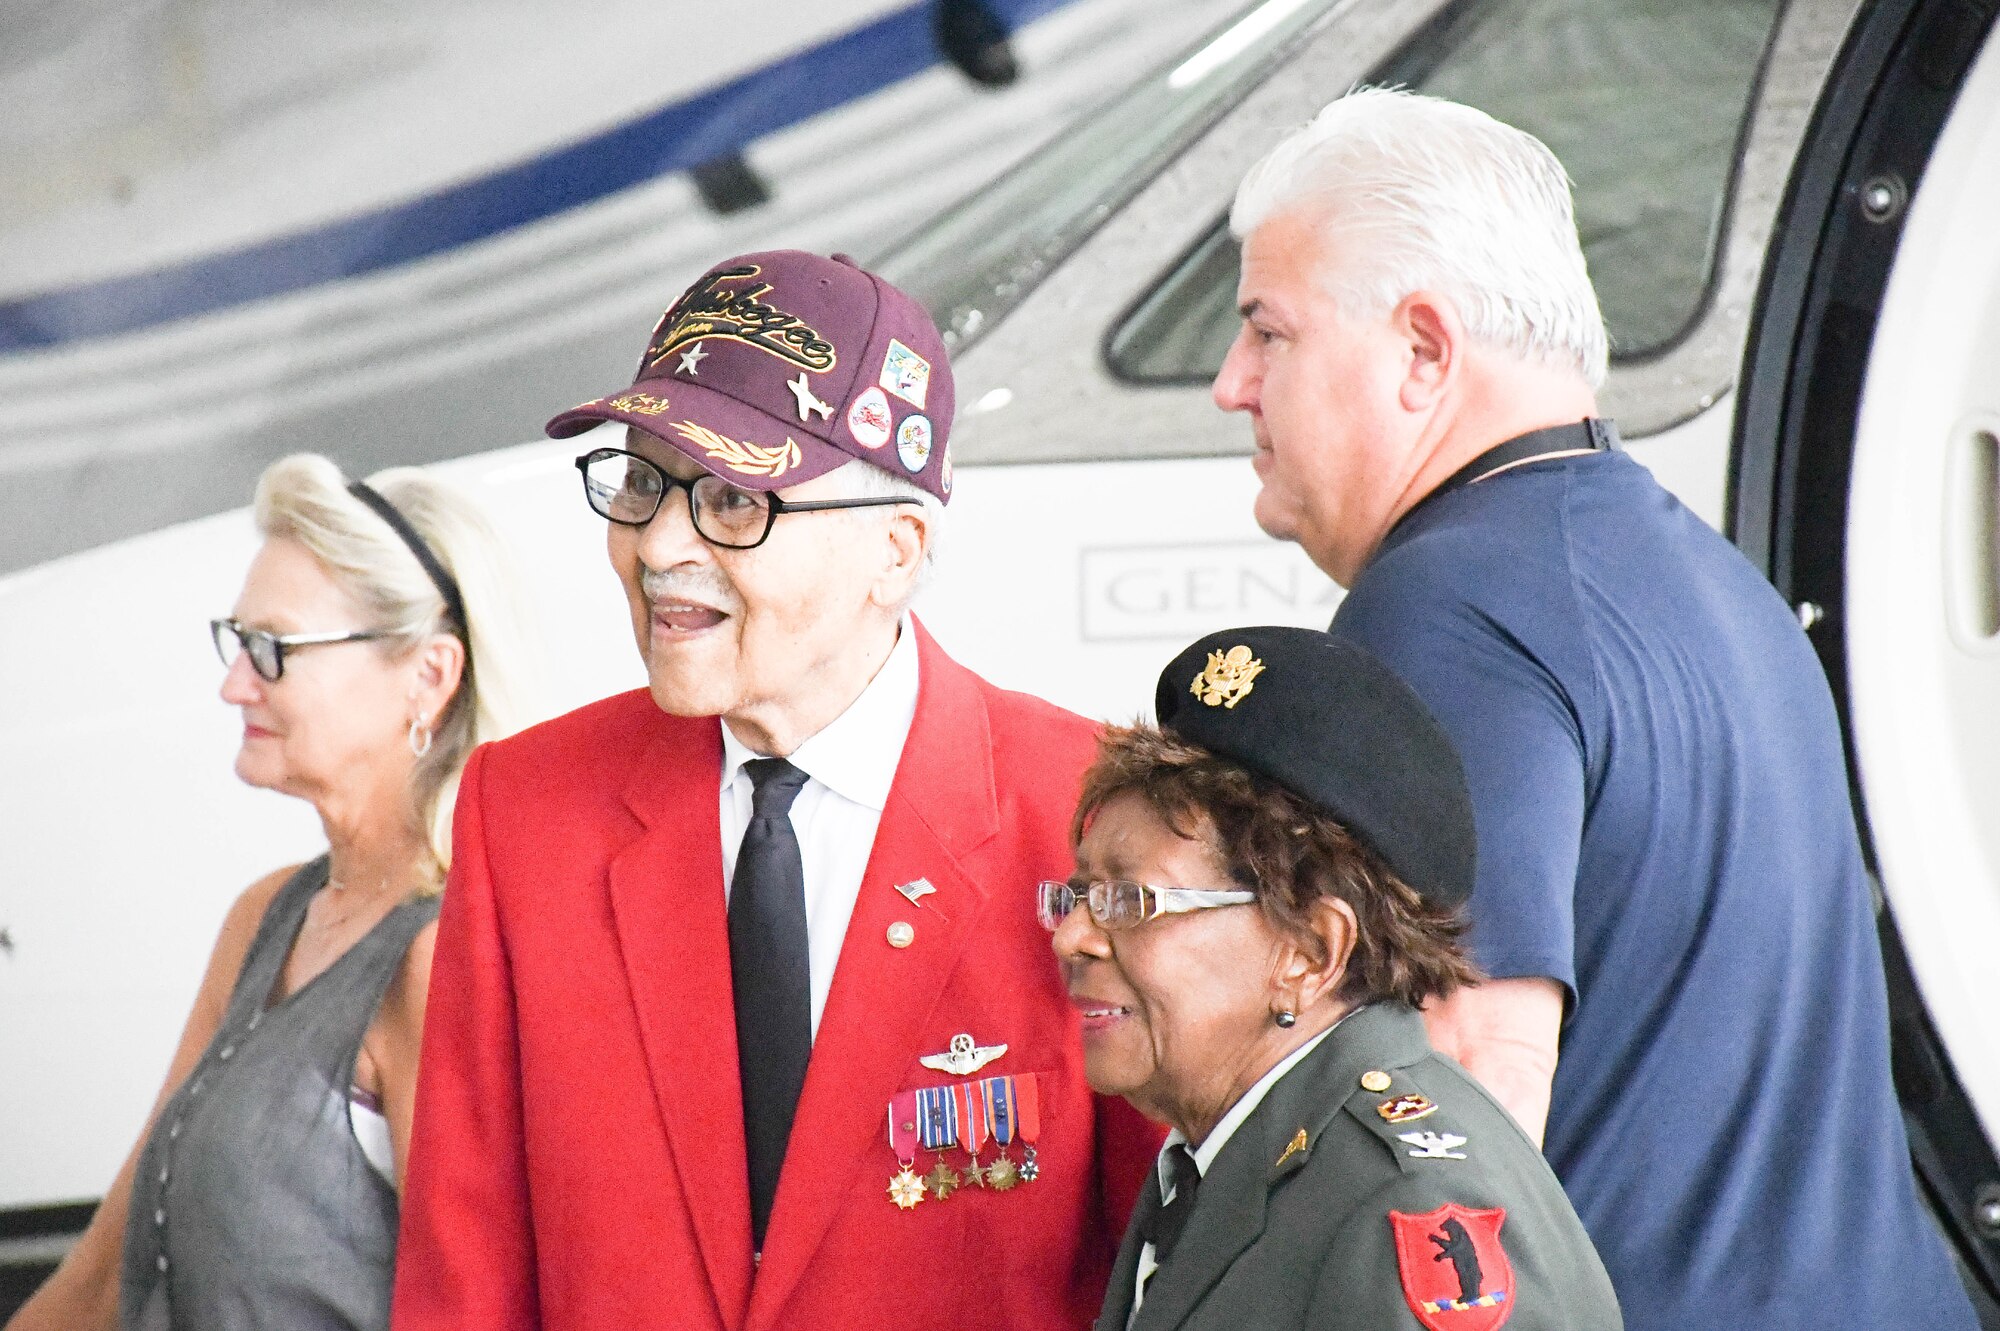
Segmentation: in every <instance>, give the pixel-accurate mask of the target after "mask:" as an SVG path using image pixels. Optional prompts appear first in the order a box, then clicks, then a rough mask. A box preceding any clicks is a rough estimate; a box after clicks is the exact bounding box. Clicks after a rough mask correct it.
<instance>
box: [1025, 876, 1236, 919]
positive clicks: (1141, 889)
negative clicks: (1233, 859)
mask: <svg viewBox="0 0 2000 1331" xmlns="http://www.w3.org/2000/svg"><path fill="white" fill-rule="evenodd" d="M1256 899H1257V894H1256V893H1255V892H1248V891H1245V890H1243V889H1242V888H1229V889H1218V888H1207V887H1154V886H1153V885H1152V884H1151V883H1135V882H1132V881H1130V880H1129V879H1124V878H1112V879H1106V880H1102V881H1099V882H1094V883H1085V884H1083V885H1082V886H1077V885H1075V884H1073V883H1053V882H1047V881H1044V882H1041V883H1038V884H1036V909H1037V913H1038V914H1039V916H1040V917H1041V921H1042V927H1043V928H1044V929H1047V930H1048V931H1049V932H1050V933H1054V932H1055V931H1056V929H1057V928H1058V927H1059V926H1060V925H1061V924H1062V922H1063V921H1064V920H1066V919H1068V918H1069V913H1070V912H1071V911H1073V910H1075V909H1076V908H1077V907H1078V906H1087V907H1089V909H1090V918H1091V919H1092V920H1095V921H1096V922H1097V926H1098V927H1099V928H1101V929H1130V928H1132V927H1133V926H1134V925H1140V924H1144V923H1145V922H1146V921H1147V920H1151V919H1157V918H1158V917H1159V916H1162V915H1184V914H1186V913H1187V912H1189V911H1197V910H1214V909H1215V908H1216V907H1218V906H1247V905H1249V904H1250V903H1251V902H1253V901H1255V900H1256Z"/></svg>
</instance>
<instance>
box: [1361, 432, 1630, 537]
mask: <svg viewBox="0 0 2000 1331" xmlns="http://www.w3.org/2000/svg"><path fill="white" fill-rule="evenodd" d="M1617 447H1618V427H1617V426H1615V425H1613V424H1612V423H1611V422H1610V421H1607V420H1600V419H1598V418H1597V417H1595V416H1589V417H1585V418H1584V419H1583V420H1580V421H1577V422H1576V423H1575V424H1573V425H1551V426H1549V427H1548V428H1547V429H1545V430H1530V431H1528V433H1526V434H1523V435H1516V436H1515V437H1514V438H1512V439H1509V440H1508V441H1507V442H1506V443H1504V444H1495V445H1494V446H1493V447H1491V448H1489V449H1487V450H1486V451H1485V452H1484V453H1481V454H1480V455H1479V456H1478V457H1476V458H1474V459H1472V461H1470V462H1468V463H1466V464H1465V465H1464V466H1463V467H1460V468H1459V469H1458V470H1457V471H1455V472H1453V473H1452V474H1451V475H1449V476H1447V477H1445V478H1444V480H1442V481H1440V482H1439V483H1438V485H1437V488H1436V489H1434V490H1432V491H1431V492H1430V493H1429V494H1427V495H1425V496H1424V497H1423V498H1422V499H1419V500H1418V501H1417V502H1416V504H1415V505H1414V506H1413V507H1412V508H1411V509H1410V511H1409V512H1407V513H1405V514H1403V516H1402V517H1400V518H1397V519H1396V523H1395V526H1393V527H1391V528H1389V531H1390V532H1391V533H1392V534H1393V533H1394V532H1395V531H1396V529H1397V528H1398V527H1401V526H1402V525H1403V524H1404V523H1406V522H1408V521H1409V520H1410V519H1411V518H1413V517H1415V516H1416V515H1417V514H1418V513H1419V512H1420V511H1422V510H1423V509H1424V508H1425V507H1426V506H1427V505H1429V504H1432V503H1435V502H1436V501H1437V500H1438V498H1439V497H1440V496H1442V495H1448V494H1450V493H1451V492H1452V491H1453V490H1463V489H1464V488H1465V487H1466V486H1468V485H1472V484H1474V483H1475V482H1478V481H1483V480H1485V479H1486V478H1487V477H1488V476H1491V475H1493V474H1494V473H1495V472H1499V471H1505V470H1506V469H1507V468H1509V467H1518V466H1520V465H1522V464H1523V463H1527V462H1539V461H1541V460H1542V459H1543V458H1551V457H1562V456H1564V455H1565V454H1569V453H1583V452H1591V453H1600V452H1605V451H1608V450H1612V449H1616V448H1617ZM1384 539H1385V540H1386V539H1387V537H1384Z"/></svg>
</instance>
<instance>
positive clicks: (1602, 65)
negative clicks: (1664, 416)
mask: <svg viewBox="0 0 2000 1331" xmlns="http://www.w3.org/2000/svg"><path fill="white" fill-rule="evenodd" d="M1780 7H1781V6H1780V3H1779V0H1701V2H1700V3H1688V2H1687V0H1637V2H1636V3H1635V2H1634V0H1494V2H1493V3H1489V4H1484V5H1478V6H1474V7H1472V8H1471V9H1470V10H1469V11H1465V12H1464V13H1463V14H1462V16H1461V17H1460V18H1459V20H1458V21H1456V22H1454V23H1453V24H1451V25H1449V26H1447V27H1445V28H1444V29H1442V31H1441V33H1440V37H1441V39H1442V40H1441V41H1440V42H1438V43H1437V44H1436V49H1434V50H1432V51H1429V52H1424V51H1408V52H1405V53H1404V54H1403V55H1402V56H1400V57H1399V58H1398V60H1397V61H1395V62H1392V67H1391V68H1390V69H1388V70H1385V71H1383V72H1382V73H1381V75H1380V76H1379V79H1378V81H1381V82H1401V83H1406V84H1407V85H1409V86H1411V87H1414V88H1417V89H1419V90H1421V91H1423V92H1429V93H1435V94H1437V95H1439V96H1442V97H1450V98H1453V99H1454V100H1457V101H1462V102H1468V103H1470V104H1472V105H1474V106H1477V107H1480V108H1482V109H1483V110H1486V111H1488V112H1490V113H1492V114H1493V115H1495V116H1498V117H1499V118H1501V119H1502V120H1506V121H1508V122H1509V123H1511V124H1515V125H1519V126H1521V127H1522V128H1523V129H1526V130H1528V131H1530V132H1531V133H1533V134H1535V135H1537V136H1538V137H1540V138H1541V139H1542V140H1543V141H1544V142H1545V143H1547V144H1548V145H1549V147H1550V148H1552V149H1554V151H1555V153H1556V155H1557V156H1558V157H1559V158H1561V159H1562V162H1563V165H1564V166H1565V167H1567V168H1568V170H1569V172H1570V175H1571V177H1572V178H1573V179H1574V180H1575V183H1576V203H1577V225H1578V230H1579V231H1580V233H1581V234H1582V237H1583V248H1584V253H1585V255H1586V257H1587V258H1588V259H1589V262H1590V273H1591V277H1592V279H1593V280H1594V281H1595V283H1596V285H1597V295H1598V300H1599V302H1600V304H1601V305H1602V306H1603V309H1604V317H1605V322H1606V324H1607V325H1608V326H1609V327H1610V330H1611V347H1612V356H1613V359H1614V360H1640V359H1644V358H1646V357H1649V356H1654V355H1658V354H1660V353H1661V352H1663V351H1665V350H1667V349H1668V348H1669V347H1671V346H1672V345H1673V344H1674V343H1675V342H1676V341H1678V340H1679V338H1680V337H1681V336H1682V335H1683V334H1684V333H1685V332H1686V331H1687V330H1688V329H1689V327H1690V326H1691V325H1692V324H1693V323H1694V321H1695V318H1696V316H1697V315H1698V314H1699V313H1700V312H1701V308H1702V304H1703V300H1704V297H1705V296H1706V294H1707V291H1708V288H1709V284H1710V281H1711V278H1712V276H1713V269H1714V262H1715V256H1716V251H1717V242H1718V240H1719V238H1720V235H1721V232H1722V223H1723V218H1724V216H1725V213H1726V209H1727V204H1728V196H1729V186H1730V181H1731V178H1732V175H1733V172H1734V168H1735V162H1736V144H1737V140H1738V138H1739V137H1740V135H1741V133H1742V126H1743V119H1744V115H1745V112H1746V111H1747V109H1748V107H1749V104H1750V95H1751V91H1752V88H1753V86H1754V84H1755V83H1756V78H1757V71H1758V69H1759V67H1760V64H1761V62H1762V57H1763V53H1764V49H1765V47H1766V45H1767V44H1768V43H1769V40H1770V35H1771V30H1772V28H1773V26H1774V25H1775V23H1776V21H1777V17H1778V11H1779V9H1780ZM1246 165H1247V163H1246ZM1236 259H1237V246H1236V242H1235V241H1234V240H1233V239H1232V238H1231V237H1230V235H1229V231H1228V227H1227V225H1226V224H1225V223H1223V222H1218V223H1217V224H1216V228H1215V230H1214V231H1212V232H1211V233H1210V234H1209V235H1208V236H1207V237H1206V238H1205V239H1204V240H1203V241H1202V242H1201V243H1200V244H1199V245H1197V246H1196V247H1195V248H1194V249H1193V251H1191V252H1190V253H1189V254H1188V255H1187V256H1186V257H1185V258H1183V259H1182V261H1181V262H1180V263H1179V264H1178V265H1177V266H1176V267H1175V268H1174V269H1173V270H1172V271H1171V272H1170V273H1169V274H1168V275H1167V277H1166V279H1165V280H1164V281H1163V282H1162V283H1161V284H1160V285H1159V286H1158V287H1157V288H1155V289H1154V290H1153V291H1152V292H1151V293H1150V294H1149V295H1147V296H1146V298H1145V299H1144V300H1142V301H1141V302H1140V303H1139V305H1138V307H1137V308H1136V309H1135V310H1134V311H1133V312H1132V314H1131V315H1130V316H1129V317H1128V318H1127V319H1126V320H1125V321H1124V323H1123V324H1122V325H1121V326H1120V327H1119V328H1118V329H1117V330H1116V331H1115V332H1114V333H1113V334H1112V337H1111V340H1110V343H1109V346H1108V349H1107V355H1108V358H1109V360H1110V363H1111V368H1112V370H1113V371H1114V372H1115V373H1117V374H1118V375H1120V376H1121V377H1123V378H1126V379H1131V380H1136V381H1139V382H1143V383H1188V382H1195V381H1200V382H1206V381H1207V380H1209V379H1211V378H1213V377H1214V375H1215V372H1216V371H1217V370H1218V369H1219V368H1221V365H1222V358H1223V355H1224V354H1225V353H1226V352H1227V351H1228V348H1229V344H1230V342H1231V340H1232V339H1233V338H1234V337H1235V336H1236V329H1237V324H1238V320H1237V317H1236V308H1235V306H1236Z"/></svg>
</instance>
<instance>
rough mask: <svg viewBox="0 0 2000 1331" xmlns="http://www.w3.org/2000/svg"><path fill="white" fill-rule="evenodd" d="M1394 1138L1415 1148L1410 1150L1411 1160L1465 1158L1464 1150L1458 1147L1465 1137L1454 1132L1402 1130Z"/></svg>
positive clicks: (1461, 1144) (1463, 1142) (1463, 1143)
mask: <svg viewBox="0 0 2000 1331" xmlns="http://www.w3.org/2000/svg"><path fill="white" fill-rule="evenodd" d="M1396 1140H1397V1141H1400V1142H1408V1143H1409V1144H1410V1145H1411V1146H1412V1147H1413V1148H1415V1149H1413V1150H1412V1151H1411V1152H1410V1159H1412V1160H1463V1159H1465V1152H1463V1151H1461V1150H1459V1149H1458V1148H1459V1147H1461V1146H1463V1145H1465V1138H1463V1137H1461V1136H1459V1135H1458V1134H1457V1133H1455V1132H1404V1133H1398V1134H1397V1136H1396Z"/></svg>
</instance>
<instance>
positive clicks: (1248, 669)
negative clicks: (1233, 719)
mask: <svg viewBox="0 0 2000 1331" xmlns="http://www.w3.org/2000/svg"><path fill="white" fill-rule="evenodd" d="M1263 673H1264V663H1263V662H1262V661H1260V660H1258V659H1257V658H1256V657H1254V656H1252V655H1251V654H1250V649H1249V648H1248V647H1242V646H1237V647H1231V648H1230V649H1229V650H1228V651H1227V652H1210V653H1209V654H1208V665H1207V667H1206V668H1205V669H1203V671H1202V672H1201V673H1200V674H1199V675H1196V676H1195V679H1194V687H1193V688H1192V689H1191V690H1189V691H1190V692H1191V693H1193V694H1194V696H1195V697H1197V698H1199V699H1201V700H1202V701H1203V702H1204V703H1206V704H1208V705H1209V706H1210V707H1234V706H1236V704H1237V703H1239V702H1242V701H1243V700H1244V699H1245V698H1247V697H1249V696H1250V690H1251V688H1252V687H1254V685H1253V681H1254V680H1255V679H1256V678H1257V676H1259V675H1261V674H1263Z"/></svg>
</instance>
